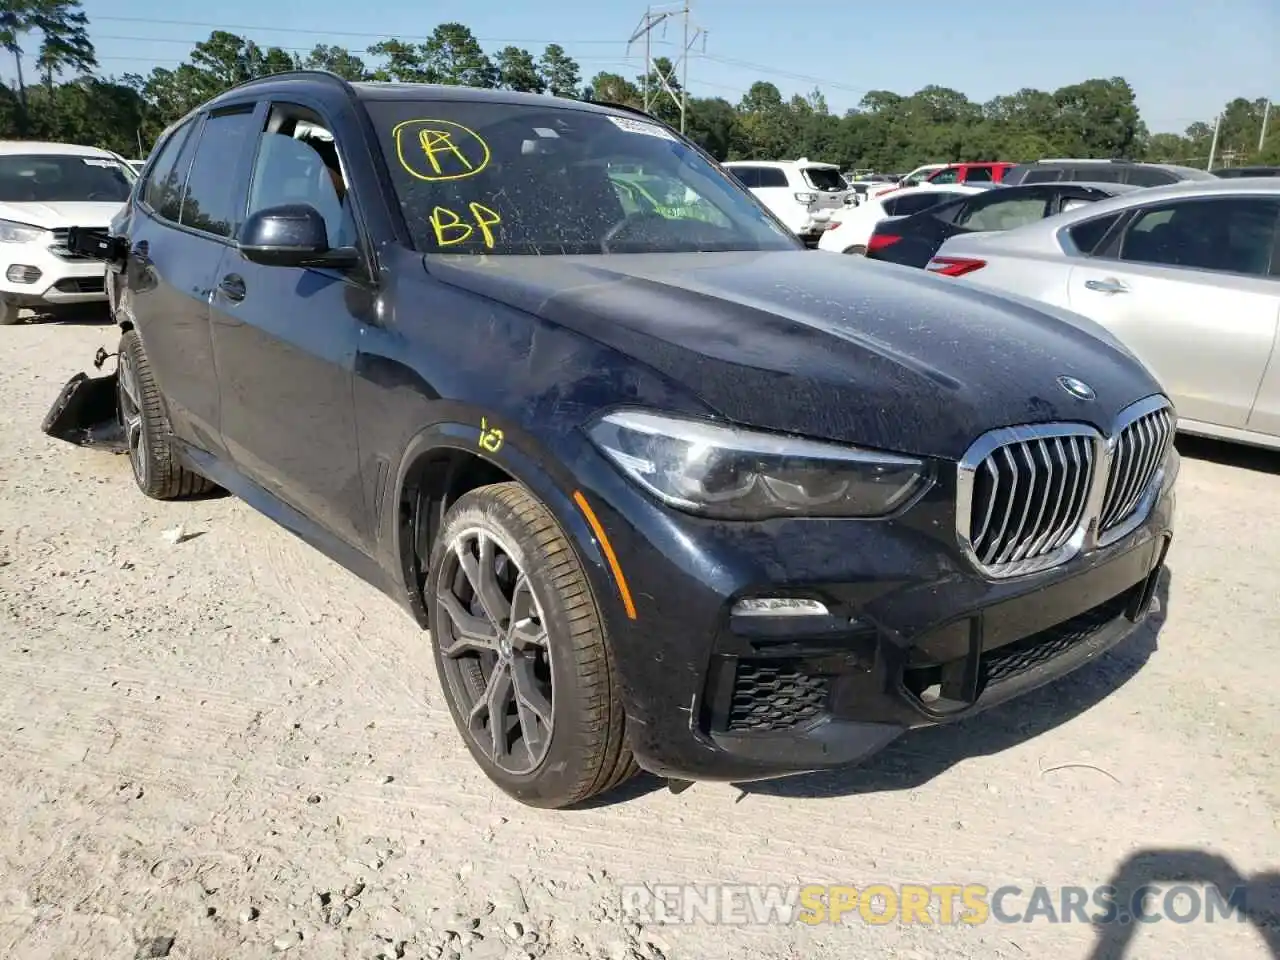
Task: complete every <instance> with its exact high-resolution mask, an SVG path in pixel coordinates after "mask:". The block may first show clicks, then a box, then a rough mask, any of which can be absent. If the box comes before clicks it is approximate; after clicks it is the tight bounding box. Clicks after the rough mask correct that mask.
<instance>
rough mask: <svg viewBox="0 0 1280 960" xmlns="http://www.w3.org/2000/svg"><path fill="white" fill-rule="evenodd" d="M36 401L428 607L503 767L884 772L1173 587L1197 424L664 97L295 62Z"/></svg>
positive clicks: (237, 107)
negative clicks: (710, 136)
mask: <svg viewBox="0 0 1280 960" xmlns="http://www.w3.org/2000/svg"><path fill="white" fill-rule="evenodd" d="M74 243H75V246H76V249H77V250H78V251H80V252H82V253H90V254H93V255H96V256H98V257H100V258H101V259H104V260H106V261H107V262H108V265H109V268H108V276H109V278H110V281H109V285H110V288H111V297H112V304H113V308H114V312H115V318H116V320H117V321H118V323H119V326H120V328H121V330H122V336H121V339H120V345H119V350H118V354H117V355H116V356H117V359H116V369H115V372H114V373H111V374H110V375H107V376H101V377H97V378H93V379H90V378H86V377H85V376H84V375H83V374H80V375H78V376H77V377H75V378H73V380H72V381H71V382H70V383H69V384H68V385H67V387H66V388H65V389H64V391H63V393H62V395H61V396H60V397H59V398H58V401H57V403H56V404H55V405H54V408H53V409H52V410H51V411H50V414H49V417H48V418H47V420H46V423H45V429H46V430H47V432H49V433H51V434H53V435H54V436H58V437H62V438H64V439H68V440H71V441H73V442H80V443H86V444H106V445H113V444H114V445H117V446H118V447H119V448H121V449H124V450H126V451H127V452H128V457H129V461H130V463H131V464H132V468H133V472H134V475H135V477H136V478H137V483H138V486H139V487H140V488H141V489H142V491H143V492H144V493H146V494H147V495H149V496H152V497H157V498H171V497H179V496H188V495H194V494H199V493H201V492H202V491H206V490H208V489H210V488H212V487H213V486H214V485H217V486H219V487H222V488H225V489H226V490H229V491H231V492H232V493H234V494H236V495H237V496H239V497H241V498H243V499H244V500H246V501H247V502H248V503H250V504H251V505H253V506H254V507H256V508H257V509H259V510H261V511H263V512H264V513H266V514H267V515H268V516H270V517H272V518H274V519H276V520H277V521H278V522H280V523H281V524H283V525H284V526H286V527H287V528H289V529H290V530H292V531H293V532H295V533H296V534H298V535H299V536H301V537H303V538H305V539H306V540H307V541H309V542H310V543H312V544H314V545H315V546H317V547H318V548H319V549H320V550H322V551H324V552H325V553H326V554H328V555H330V556H331V557H334V558H336V559H337V560H338V561H339V562H341V563H343V564H344V565H346V566H347V567H348V568H349V569H351V570H352V571H354V572H355V573H357V574H359V575H360V576H363V577H364V578H366V579H367V580H369V581H371V582H372V583H374V584H376V585H377V586H379V587H380V588H382V589H383V590H384V591H385V592H386V593H387V594H388V595H390V596H391V597H393V598H395V599H396V600H397V601H399V602H400V603H402V604H403V605H404V606H405V607H406V608H407V609H408V611H409V612H410V613H411V614H412V615H413V616H414V617H415V618H416V619H417V621H418V622H419V623H420V624H421V625H422V626H423V627H428V626H429V627H430V631H431V642H432V644H433V646H434V650H435V657H436V662H437V666H438V668H439V672H440V679H441V684H442V687H443V689H444V691H445V695H446V698H447V701H448V703H449V706H450V709H451V711H452V713H453V716H454V719H455V720H456V722H457V725H458V727H459V729H460V731H461V734H462V738H463V740H464V741H465V743H466V744H467V747H468V748H469V749H470V751H471V752H472V754H473V755H474V756H475V759H476V761H477V762H478V763H479V764H480V766H481V767H483V769H484V770H485V772H486V773H487V774H488V775H489V776H490V777H491V778H492V779H493V780H494V781H495V782H496V783H497V784H498V785H499V786H500V787H502V788H503V789H504V790H506V791H508V792H509V793H511V794H512V795H514V796H516V797H518V798H519V799H521V800H522V801H524V802H526V803H530V804H534V805H540V806H549V807H560V806H565V805H569V804H572V803H575V802H578V801H581V800H583V799H585V798H587V797H590V796H592V795H594V794H597V793H600V792H601V791H604V790H606V789H609V788H611V787H614V786H616V785H617V784H619V783H621V782H622V781H623V780H625V779H626V778H628V777H629V776H630V775H631V774H632V773H634V772H635V771H636V770H637V769H638V768H644V769H647V770H650V771H653V772H655V773H657V774H660V775H663V776H667V777H670V778H672V779H673V780H692V779H723V780H750V779H757V778H768V777H773V776H779V775H783V774H788V773H794V772H800V771H811V770H816V769H820V768H826V767H831V766H835V765H840V764H846V763H850V762H854V761H857V760H859V759H861V758H863V757H866V756H867V755H869V754H870V753H872V752H874V751H875V750H877V749H879V748H881V747H883V746H884V745H886V744H887V743H889V742H890V741H891V740H893V739H894V738H895V737H897V736H899V735H900V734H901V733H902V732H903V731H905V730H907V729H910V728H913V727H919V726H924V725H928V724H936V723H940V722H944V721H950V720H955V719H957V718H961V717H966V716H969V715H971V714H973V713H974V712H976V711H979V710H982V709H984V708H985V707H988V706H990V705H991V704H994V703H998V702H1000V701H1003V700H1006V699H1008V698H1009V697H1012V696H1014V695H1016V694H1019V693H1021V692H1023V691H1026V690H1029V689H1031V688H1033V687H1035V686H1037V685H1039V684H1042V683H1044V682H1046V681H1049V680H1051V679H1054V678H1056V677H1058V676H1060V675H1062V674H1064V673H1066V672H1068V671H1070V670H1072V669H1073V668H1075V667H1077V666H1079V665H1081V664H1083V663H1085V662H1087V661H1089V660H1091V659H1092V658H1094V657H1095V656H1096V655H1097V654H1098V653H1099V652H1100V651H1102V650H1103V649H1105V648H1107V647H1108V646H1110V645H1111V644H1113V643H1115V642H1116V641H1118V640H1119V639H1120V638H1122V637H1123V636H1125V635H1126V634H1128V633H1129V632H1130V631H1132V630H1133V629H1134V628H1135V625H1136V624H1138V623H1139V622H1140V621H1141V620H1142V619H1143V618H1144V616H1145V615H1146V614H1147V612H1148V610H1149V607H1150V605H1151V602H1152V596H1153V591H1154V589H1155V586H1156V583H1157V579H1158V577H1159V576H1160V571H1161V568H1162V565H1163V563H1164V560H1165V554H1166V551H1167V549H1168V546H1169V541H1170V537H1171V527H1172V513H1173V493H1172V490H1173V484H1174V477H1175V475H1176V472H1177V462H1178V461H1177V453H1176V452H1175V451H1174V449H1173V444H1172V441H1173V434H1174V428H1175V423H1176V416H1175V413H1174V410H1173V409H1172V407H1171V405H1170V403H1169V401H1168V399H1167V398H1166V397H1165V396H1164V394H1163V393H1162V392H1161V388H1160V385H1159V384H1158V383H1157V382H1156V381H1155V380H1153V379H1152V377H1151V375H1150V374H1149V373H1148V372H1147V370H1146V369H1145V368H1144V367H1143V366H1142V365H1141V364H1140V363H1139V362H1138V361H1137V360H1135V359H1134V358H1133V356H1132V355H1131V354H1130V353H1129V352H1127V351H1126V350H1125V349H1124V348H1123V347H1122V346H1120V345H1119V344H1118V343H1117V342H1116V341H1115V340H1114V339H1112V338H1111V337H1110V336H1109V335H1107V334H1106V333H1104V332H1102V331H1101V329H1100V328H1097V327H1094V326H1092V325H1090V324H1089V323H1088V321H1086V320H1084V319H1082V318H1080V317H1076V316H1074V315H1071V314H1066V313H1051V312H1048V311H1047V310H1046V309H1039V308H1035V307H1032V306H1028V305H1026V304H1022V303H1016V302H1013V301H1011V300H1007V299H1001V298H999V297H996V296H994V295H989V294H985V293H982V292H979V291H977V290H974V289H967V288H960V287H956V286H954V285H951V284H948V283H947V282H946V281H943V280H939V279H937V278H934V277H931V276H928V275H924V274H921V273H919V272H918V271H907V270H901V269H897V268H894V267H891V266H886V265H882V264H875V263H869V262H865V261H864V260H863V259H862V258H858V257H824V256H822V255H821V254H816V253H812V252H808V251H806V250H805V249H804V246H803V244H802V243H801V242H800V241H799V240H798V239H797V238H796V237H795V236H793V235H792V234H790V233H789V232H788V231H787V230H786V228H785V227H784V226H783V225H782V224H781V223H780V222H778V221H777V220H776V219H775V218H774V217H772V216H771V215H770V214H769V213H768V212H767V211H766V210H765V209H764V208H763V207H761V205H760V204H759V203H758V202H757V201H756V200H755V199H754V198H753V197H752V196H751V195H750V193H748V192H747V191H746V190H745V189H744V188H742V187H741V186H740V185H739V184H737V182H736V181H735V180H734V179H733V178H732V177H731V176H729V175H727V174H726V173H725V171H724V170H723V169H722V168H721V167H720V166H718V165H717V164H716V163H715V162H714V161H713V160H711V159H710V158H709V157H708V156H707V155H706V154H704V153H703V152H701V151H700V150H699V149H698V148H697V147H696V146H694V145H693V144H691V143H689V142H688V141H686V140H685V139H683V138H682V137H680V136H679V135H678V134H676V133H675V132H673V131H672V130H670V129H669V128H667V127H666V126H663V125H661V124H659V123H656V122H654V121H652V120H651V119H649V118H647V117H645V116H643V115H638V114H636V113H634V112H629V111H627V110H625V109H621V108H614V107H609V106H605V105H600V104H592V103H582V102H576V101H569V100H560V99H554V98H550V97H537V96H528V95H521V94H515V93H508V92H498V91H488V90H471V89H465V88H459V87H433V86H419V85H385V84H350V83H347V82H345V81H343V80H341V79H339V78H337V77H335V76H331V75H327V74H316V73H295V74H283V75H278V76H273V77H269V78H265V79H261V80H257V81H253V82H251V83H248V84H245V85H242V86H239V87H237V88H234V89H232V90H230V91H228V92H226V93H224V94H222V95H220V96H219V97H217V98H216V99H215V100H213V101H211V102H209V103H208V104H206V105H204V106H202V107H200V108H199V109H198V110H196V111H195V112H193V113H192V114H191V115H190V116H188V117H186V118H184V119H183V120H182V121H180V122H179V123H177V124H176V125H174V126H173V127H172V128H171V129H170V130H168V131H167V132H166V133H165V135H164V136H163V138H162V139H161V141H160V142H159V143H158V144H157V146H156V149H155V150H154V152H153V153H152V156H151V158H150V159H149V161H148V163H147V165H146V168H145V170H144V172H143V174H142V176H141V178H140V180H139V183H138V184H137V185H136V187H135V189H134V191H133V195H132V197H131V198H130V200H129V202H128V204H127V205H126V207H125V209H124V210H123V211H122V212H121V214H120V215H119V216H118V217H117V218H116V221H115V222H114V224H113V225H112V228H111V230H110V232H109V233H107V234H104V233H101V232H97V233H95V232H93V231H88V230H84V231H76V236H75V240H74Z"/></svg>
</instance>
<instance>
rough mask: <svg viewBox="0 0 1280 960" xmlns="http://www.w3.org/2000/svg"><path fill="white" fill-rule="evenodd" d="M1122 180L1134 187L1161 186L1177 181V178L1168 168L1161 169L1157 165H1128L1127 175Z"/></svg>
mask: <svg viewBox="0 0 1280 960" xmlns="http://www.w3.org/2000/svg"><path fill="white" fill-rule="evenodd" d="M1124 182H1125V183H1131V184H1133V185H1134V186H1135V187H1163V186H1165V185H1166V184H1170V183H1177V182H1178V178H1177V177H1175V176H1174V175H1173V174H1172V173H1170V172H1169V171H1168V170H1161V169H1160V168H1159V167H1130V168H1129V175H1128V177H1126V178H1125V181H1124Z"/></svg>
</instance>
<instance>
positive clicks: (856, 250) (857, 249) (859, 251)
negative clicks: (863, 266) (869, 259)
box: [845, 243, 867, 256]
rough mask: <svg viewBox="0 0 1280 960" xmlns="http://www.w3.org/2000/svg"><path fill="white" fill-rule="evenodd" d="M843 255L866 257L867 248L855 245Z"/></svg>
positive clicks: (862, 245)
mask: <svg viewBox="0 0 1280 960" xmlns="http://www.w3.org/2000/svg"><path fill="white" fill-rule="evenodd" d="M845 253H848V254H852V255H854V256H866V253H867V248H866V246H865V245H864V244H861V243H855V244H854V245H853V246H852V247H850V248H849V249H848V250H846V251H845Z"/></svg>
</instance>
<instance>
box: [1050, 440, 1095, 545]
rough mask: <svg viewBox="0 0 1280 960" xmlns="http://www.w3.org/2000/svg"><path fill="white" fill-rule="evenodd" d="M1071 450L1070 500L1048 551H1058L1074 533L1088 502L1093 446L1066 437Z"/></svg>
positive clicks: (1084, 441) (1086, 441)
mask: <svg viewBox="0 0 1280 960" xmlns="http://www.w3.org/2000/svg"><path fill="white" fill-rule="evenodd" d="M1067 446H1068V447H1070V449H1071V469H1070V471H1069V472H1068V476H1069V477H1071V499H1070V500H1068V501H1067V509H1066V512H1065V514H1064V516H1063V518H1062V520H1063V523H1062V529H1060V530H1058V531H1057V532H1056V533H1055V535H1054V537H1053V539H1051V540H1050V541H1049V549H1050V550H1060V549H1061V548H1062V547H1063V545H1064V544H1066V542H1067V541H1068V540H1070V539H1071V535H1072V534H1073V533H1075V531H1076V528H1077V526H1078V525H1079V522H1080V518H1081V516H1082V515H1083V514H1084V508H1085V506H1086V505H1087V504H1088V501H1089V489H1090V488H1091V487H1092V485H1093V444H1092V443H1091V442H1090V441H1089V440H1088V439H1087V438H1085V437H1068V438H1067Z"/></svg>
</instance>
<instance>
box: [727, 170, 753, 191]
mask: <svg viewBox="0 0 1280 960" xmlns="http://www.w3.org/2000/svg"><path fill="white" fill-rule="evenodd" d="M728 169H729V172H730V173H731V174H733V175H734V176H735V177H737V178H738V182H739V183H741V184H742V185H743V186H744V187H758V186H760V168H759V167H729V168H728Z"/></svg>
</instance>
